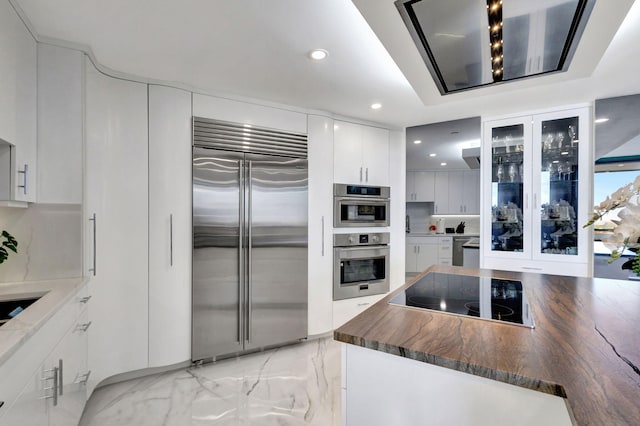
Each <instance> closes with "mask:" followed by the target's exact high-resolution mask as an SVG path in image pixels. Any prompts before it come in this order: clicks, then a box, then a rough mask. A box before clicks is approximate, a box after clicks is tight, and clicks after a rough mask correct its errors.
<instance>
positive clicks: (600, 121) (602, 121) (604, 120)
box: [594, 117, 609, 124]
mask: <svg viewBox="0 0 640 426" xmlns="http://www.w3.org/2000/svg"><path fill="white" fill-rule="evenodd" d="M607 121H609V119H608V118H604V117H603V118H596V119H595V121H594V123H596V124H600V123H606V122H607Z"/></svg>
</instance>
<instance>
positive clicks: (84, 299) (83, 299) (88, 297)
mask: <svg viewBox="0 0 640 426" xmlns="http://www.w3.org/2000/svg"><path fill="white" fill-rule="evenodd" d="M89 300H91V296H84V297H81V298H80V303H87V302H88V301H89Z"/></svg>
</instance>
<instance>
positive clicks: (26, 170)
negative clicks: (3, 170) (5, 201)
mask: <svg viewBox="0 0 640 426" xmlns="http://www.w3.org/2000/svg"><path fill="white" fill-rule="evenodd" d="M20 173H22V179H23V180H22V182H23V184H22V185H18V188H22V192H23V194H24V195H27V192H28V189H27V187H28V185H27V182H28V180H27V179H28V178H27V176H28V175H29V165H28V164H25V165H24V170H18V174H20Z"/></svg>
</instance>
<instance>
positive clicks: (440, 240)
mask: <svg viewBox="0 0 640 426" xmlns="http://www.w3.org/2000/svg"><path fill="white" fill-rule="evenodd" d="M438 244H440V245H449V246H451V244H453V238H452V237H440V238H438Z"/></svg>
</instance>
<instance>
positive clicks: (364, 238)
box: [333, 232, 389, 247]
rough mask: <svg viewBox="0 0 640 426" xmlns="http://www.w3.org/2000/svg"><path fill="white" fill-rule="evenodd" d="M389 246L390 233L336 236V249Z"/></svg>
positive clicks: (334, 237)
mask: <svg viewBox="0 0 640 426" xmlns="http://www.w3.org/2000/svg"><path fill="white" fill-rule="evenodd" d="M387 244H389V233H388V232H375V233H370V234H334V235H333V246H334V247H353V246H379V245H387Z"/></svg>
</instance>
